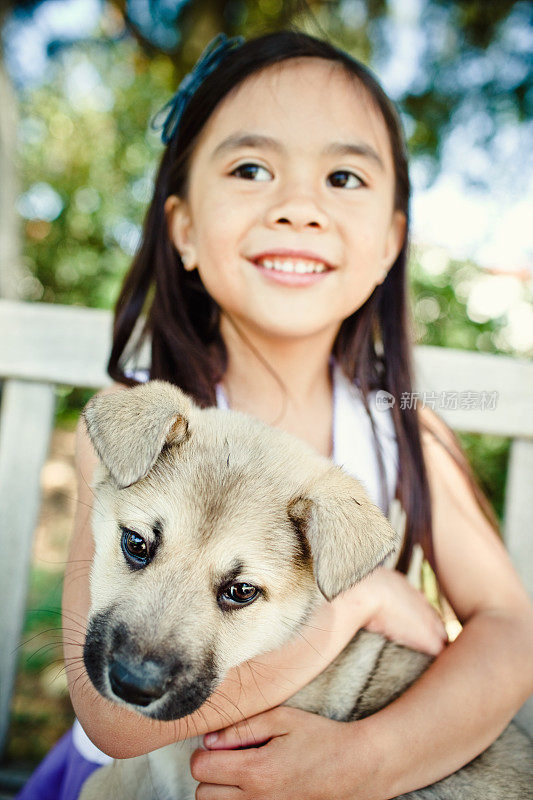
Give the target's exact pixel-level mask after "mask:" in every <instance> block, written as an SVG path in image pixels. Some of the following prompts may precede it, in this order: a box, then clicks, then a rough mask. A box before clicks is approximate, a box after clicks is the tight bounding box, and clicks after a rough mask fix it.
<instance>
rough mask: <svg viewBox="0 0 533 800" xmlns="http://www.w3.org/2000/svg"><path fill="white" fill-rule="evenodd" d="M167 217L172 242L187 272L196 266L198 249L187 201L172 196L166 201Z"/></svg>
mask: <svg viewBox="0 0 533 800" xmlns="http://www.w3.org/2000/svg"><path fill="white" fill-rule="evenodd" d="M165 216H166V218H167V230H168V235H169V238H170V241H171V242H172V244H173V245H174V247H175V248H176V250H177V251H178V253H179V254H180V257H181V260H182V261H183V266H184V267H185V269H186V270H189V271H190V270H193V269H194V268H195V266H196V262H197V259H196V249H195V247H194V243H193V242H192V241H191V229H192V220H191V215H190V212H189V208H188V205H187V203H186V201H185V200H183V199H182V198H181V197H178V196H177V195H175V194H171V195H170V197H167V199H166V200H165Z"/></svg>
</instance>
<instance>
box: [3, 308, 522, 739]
mask: <svg viewBox="0 0 533 800" xmlns="http://www.w3.org/2000/svg"><path fill="white" fill-rule="evenodd" d="M111 331H112V316H111V313H110V312H108V311H101V310H97V309H87V308H80V307H76V306H57V305H48V304H45V303H17V302H12V301H8V300H0V380H3V391H2V404H1V408H0V413H1V420H0V509H1V512H0V552H1V554H2V562H3V565H4V569H3V570H2V579H1V581H0V609H1V614H0V642H1V643H2V646H1V649H0V755H1V753H2V752H3V749H4V747H5V742H6V738H7V733H8V725H9V712H10V704H11V695H12V691H13V683H14V676H15V667H16V661H17V654H18V650H17V648H18V645H19V641H20V635H21V630H22V624H23V618H24V612H25V605H26V591H27V584H28V573H29V566H30V555H31V550H32V539H33V532H34V529H35V526H36V522H37V518H38V511H39V505H40V473H41V468H42V466H43V464H44V461H45V459H46V456H47V452H48V446H49V440H50V434H51V431H52V428H53V424H54V409H55V388H56V385H58V384H62V385H68V386H79V387H89V388H94V389H95V390H97V389H99V388H101V387H102V386H105V385H106V384H109V383H110V382H111V381H110V379H109V376H108V375H107V374H106V372H105V365H106V363H107V358H108V354H109V351H110V343H111ZM415 367H416V388H417V390H418V391H420V392H421V393H422V392H424V391H425V392H435V393H436V395H437V397H442V396H443V395H442V393H443V392H447V393H449V392H450V391H451V390H457V391H458V392H460V391H469V392H479V393H483V392H485V393H489V394H490V393H491V392H494V391H495V392H497V393H498V395H497V401H496V404H495V407H494V408H491V407H490V397H489V407H488V408H485V409H484V410H483V409H480V408H475V407H470V408H458V409H457V410H452V409H449V410H445V409H442V408H440V407H439V406H438V405H436V406H435V410H436V411H437V412H438V413H439V414H440V415H441V416H442V417H443V418H444V419H445V420H446V422H447V423H448V424H449V425H450V426H451V427H452V428H454V429H455V430H458V431H469V432H475V433H490V434H495V435H500V436H507V437H510V438H511V439H512V446H511V455H510V462H509V469H508V474H507V484H506V496H505V513H504V537H505V543H506V546H507V548H508V550H509V552H510V554H511V557H512V559H513V561H514V564H515V566H516V569H517V570H518V573H519V574H520V576H521V578H522V580H523V581H524V583H525V585H526V586H527V588H528V590H529V592H530V593H531V596H533V569H532V567H533V531H532V530H531V528H532V524H531V520H532V515H531V511H530V497H529V492H530V491H531V487H532V486H533V364H531V363H530V362H527V361H524V360H518V359H513V358H509V357H505V356H495V355H487V354H480V353H474V352H469V351H464V350H451V349H446V348H440V347H423V346H419V347H416V348H415ZM422 399H423V398H422V397H421V400H422ZM428 400H429V398H428V396H427V395H426V404H428V405H429V402H428ZM7 565H8V567H9V568H6V566H7ZM517 721H518V722H519V724H521V725H522V726H523V727H526V728H527V729H528V730H529V731H530V733H531V734H532V735H533V703H532V701H531V700H530V701H529V703H526V705H525V706H524V707H523V708H522V709H521V710H520V712H519V713H518V715H517Z"/></svg>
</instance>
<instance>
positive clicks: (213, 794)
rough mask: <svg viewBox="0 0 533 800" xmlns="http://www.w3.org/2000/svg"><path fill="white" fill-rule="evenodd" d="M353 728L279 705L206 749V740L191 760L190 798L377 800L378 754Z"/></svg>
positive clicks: (223, 733) (222, 735) (225, 732)
mask: <svg viewBox="0 0 533 800" xmlns="http://www.w3.org/2000/svg"><path fill="white" fill-rule="evenodd" d="M356 724H357V723H346V722H335V721H333V720H331V719H326V718H325V717H320V716H318V715H317V714H311V713H309V712H307V711H300V710H299V709H295V708H289V707H287V706H278V707H277V708H273V709H271V710H270V711H265V712H264V713H263V714H258V715H257V716H255V717H250V718H249V719H247V720H244V721H243V722H240V723H238V724H237V725H233V726H231V727H229V728H225V729H224V730H222V731H218V732H217V735H218V738H217V740H216V742H213V743H211V744H209V745H208V742H209V736H210V735H212V734H208V735H207V736H205V737H204V743H205V744H206V746H209V748H210V750H209V751H207V752H206V751H205V750H195V751H194V753H193V754H192V756H191V773H192V775H193V778H195V780H197V781H199V782H200V785H199V787H198V788H197V790H196V800H286V798H287V797H290V798H291V800H331V798H332V797H334V798H335V800H353V798H354V797H357V798H358V800H378V798H379V800H383V798H384V797H385V796H387V797H388V796H390V795H388V794H386V790H385V789H383V793H382V794H381V796H380V794H379V792H380V789H379V788H377V787H378V783H380V782H381V777H382V776H381V775H380V773H381V772H382V767H383V763H384V762H386V759H385V758H383V759H380V760H381V766H380V765H379V764H377V763H375V762H376V758H375V756H376V753H377V748H376V747H375V745H373V747H372V748H370V747H367V746H366V743H365V741H364V736H359V737H358V738H357V739H355V738H354V737H355V736H357V729H356V728H355V727H354V726H355V725H356ZM265 742H266V744H263V746H262V747H259V746H258V745H260V744H262V743H265ZM242 747H246V748H248V749H244V750H243V749H238V748H242ZM376 791H377V792H378V793H376Z"/></svg>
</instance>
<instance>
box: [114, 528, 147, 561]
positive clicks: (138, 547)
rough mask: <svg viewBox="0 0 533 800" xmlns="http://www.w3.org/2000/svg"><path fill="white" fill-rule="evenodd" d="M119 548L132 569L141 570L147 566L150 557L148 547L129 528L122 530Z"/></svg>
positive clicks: (141, 538)
mask: <svg viewBox="0 0 533 800" xmlns="http://www.w3.org/2000/svg"><path fill="white" fill-rule="evenodd" d="M120 546H121V547H122V552H123V553H124V557H125V559H126V561H127V562H128V564H129V565H130V567H133V569H142V567H145V566H146V565H147V564H148V560H149V557H150V553H149V551H148V545H147V543H146V541H145V540H144V539H143V537H142V536H140V535H139V534H138V533H136V532H135V531H130V530H129V528H122V538H121V540H120Z"/></svg>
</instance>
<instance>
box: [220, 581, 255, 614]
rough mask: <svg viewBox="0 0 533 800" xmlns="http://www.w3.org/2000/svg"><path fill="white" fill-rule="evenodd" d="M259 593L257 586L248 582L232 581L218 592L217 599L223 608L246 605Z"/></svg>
mask: <svg viewBox="0 0 533 800" xmlns="http://www.w3.org/2000/svg"><path fill="white" fill-rule="evenodd" d="M259 594H260V591H259V589H258V588H257V586H252V584H250V583H232V584H231V585H230V586H226V588H225V589H224V591H223V592H221V593H220V595H219V598H218V601H219V603H220V604H221V605H222V607H225V608H236V607H237V606H246V605H248V604H249V603H251V602H253V601H254V600H255V599H256V597H258V596H259Z"/></svg>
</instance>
